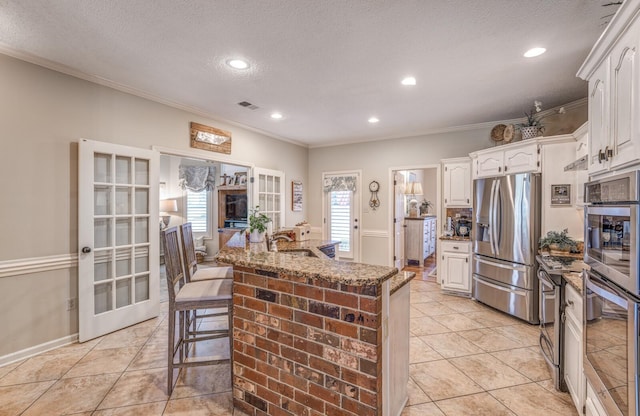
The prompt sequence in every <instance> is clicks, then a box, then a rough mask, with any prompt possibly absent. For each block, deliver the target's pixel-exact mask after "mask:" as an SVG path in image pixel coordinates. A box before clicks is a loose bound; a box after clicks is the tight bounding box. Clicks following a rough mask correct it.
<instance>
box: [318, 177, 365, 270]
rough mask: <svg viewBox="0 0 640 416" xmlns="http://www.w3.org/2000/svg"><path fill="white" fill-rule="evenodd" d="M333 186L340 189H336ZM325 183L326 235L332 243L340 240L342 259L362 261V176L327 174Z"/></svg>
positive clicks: (324, 178)
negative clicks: (360, 218) (360, 217)
mask: <svg viewBox="0 0 640 416" xmlns="http://www.w3.org/2000/svg"><path fill="white" fill-rule="evenodd" d="M331 183H333V184H335V185H336V186H334V187H333V188H332V187H331V185H330V184H331ZM323 184H324V186H325V190H324V192H323V199H324V206H325V209H324V212H325V227H324V235H325V236H326V237H327V238H328V239H329V240H337V241H340V244H339V245H338V255H339V257H340V260H350V261H356V262H357V261H360V252H359V246H360V222H359V213H360V203H359V201H360V196H359V195H360V193H359V192H358V189H359V188H360V173H359V172H344V173H330V174H329V173H325V174H323ZM346 184H355V186H351V185H346Z"/></svg>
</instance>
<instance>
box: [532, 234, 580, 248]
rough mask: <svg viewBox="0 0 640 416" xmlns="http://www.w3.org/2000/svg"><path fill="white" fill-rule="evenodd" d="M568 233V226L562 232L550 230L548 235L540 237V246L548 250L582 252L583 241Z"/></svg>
mask: <svg viewBox="0 0 640 416" xmlns="http://www.w3.org/2000/svg"><path fill="white" fill-rule="evenodd" d="M568 233H569V230H568V229H567V228H565V229H564V230H562V231H561V232H558V231H549V232H548V233H547V235H546V236H544V237H541V238H540V241H539V242H538V247H539V248H540V249H541V250H548V251H564V252H573V253H577V252H580V247H579V246H580V245H581V243H579V242H578V241H576V240H574V239H573V238H571V237H569V235H568Z"/></svg>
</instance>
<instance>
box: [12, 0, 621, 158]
mask: <svg viewBox="0 0 640 416" xmlns="http://www.w3.org/2000/svg"><path fill="white" fill-rule="evenodd" d="M605 3H609V1H607V0H482V1H475V0H441V1H433V0H348V1H347V0H227V1H220V0H218V1H213V0H179V1H178V0H136V1H131V0H110V1H103V0H48V1H47V0H0V51H4V52H5V53H8V54H13V55H15V56H19V57H22V58H23V59H27V60H31V61H33V62H36V63H41V64H44V65H46V66H50V67H54V68H58V69H61V70H63V71H64V72H69V73H73V74H81V76H83V77H85V78H88V79H101V80H103V81H102V82H104V83H107V84H111V85H116V86H119V87H120V88H123V89H126V90H129V91H134V92H136V93H138V94H140V95H143V96H147V97H155V98H156V99H158V100H160V101H163V102H167V103H173V104H174V105H177V106H180V107H183V108H184V107H188V108H190V109H192V110H195V111H196V112H199V113H201V114H206V115H208V116H211V117H213V118H216V119H220V120H227V121H230V122H233V123H237V124H240V125H243V126H247V127H250V128H252V129H256V130H259V131H261V132H264V133H266V134H268V135H271V136H274V137H278V138H282V139H285V140H290V141H294V142H297V143H304V144H306V145H308V146H310V147H314V146H324V145H328V144H334V143H348V142H357V141H366V140H376V139H381V138H394V137H406V136H413V135H419V134H424V133H428V132H433V131H438V130H446V129H449V128H455V127H456V126H464V125H469V124H476V123H484V122H491V121H498V120H506V119H513V118H518V117H521V116H522V115H523V111H525V110H528V109H529V108H530V107H531V104H532V103H533V100H534V99H535V100H540V101H542V102H543V107H544V108H545V109H548V108H551V107H554V106H557V105H562V104H566V103H569V102H571V101H575V100H577V99H580V98H583V97H585V96H586V95H587V85H586V82H584V81H582V80H580V79H578V78H576V76H575V74H576V71H577V70H578V67H579V66H580V64H581V63H582V61H583V60H584V59H585V58H586V56H587V54H588V53H589V51H590V49H591V47H592V45H593V44H594V43H595V41H596V40H597V39H598V37H599V36H600V34H601V33H602V31H603V30H604V28H605V23H606V21H607V20H608V19H606V18H604V16H606V15H608V14H611V13H613V12H615V6H611V7H603V6H602V4H605ZM534 46H543V47H546V48H547V53H546V54H544V55H542V56H540V57H537V58H532V59H527V58H524V57H522V54H523V53H524V51H525V50H527V49H529V48H531V47H534ZM234 57H244V58H246V59H247V60H248V61H249V62H250V63H251V68H250V69H249V70H246V71H244V72H240V71H237V70H231V69H230V68H229V67H227V66H226V65H225V61H226V60H227V59H230V58H234ZM406 75H413V76H415V77H416V78H417V81H418V84H417V85H416V86H414V87H406V86H402V85H400V80H401V79H402V78H403V77H404V76H406ZM240 101H249V102H251V103H252V104H255V105H256V106H258V107H259V108H258V109H256V110H249V109H246V108H243V107H240V106H238V105H237V103H238V102H240ZM275 110H277V111H280V112H282V114H283V115H284V119H282V120H279V121H275V120H272V119H271V118H270V117H269V114H270V113H271V112H272V111H275ZM372 115H375V116H377V117H378V118H379V119H380V122H379V123H377V124H375V125H371V124H369V123H368V122H367V119H368V118H369V117H370V116H372Z"/></svg>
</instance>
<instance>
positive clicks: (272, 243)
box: [267, 234, 293, 251]
mask: <svg viewBox="0 0 640 416" xmlns="http://www.w3.org/2000/svg"><path fill="white" fill-rule="evenodd" d="M278 240H285V241H293V239H292V238H290V237H288V236H286V235H282V234H281V235H276V236H273V235H270V236H269V237H268V238H267V250H268V251H278V245H277V244H276V243H277V241H278Z"/></svg>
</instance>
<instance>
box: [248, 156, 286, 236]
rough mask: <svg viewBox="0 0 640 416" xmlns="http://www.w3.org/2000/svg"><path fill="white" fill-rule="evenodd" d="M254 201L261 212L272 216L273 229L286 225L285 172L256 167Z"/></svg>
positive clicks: (253, 204)
mask: <svg viewBox="0 0 640 416" xmlns="http://www.w3.org/2000/svg"><path fill="white" fill-rule="evenodd" d="M253 175H254V180H255V182H254V184H253V202H252V206H251V208H252V209H253V208H255V206H256V205H258V206H259V207H260V208H259V209H260V212H262V213H264V214H265V215H266V216H267V217H269V218H271V221H272V227H273V231H277V230H279V229H280V228H282V227H284V225H285V222H284V220H285V219H284V212H285V211H284V200H285V197H284V189H285V188H284V172H281V171H277V170H270V169H263V168H254V169H253Z"/></svg>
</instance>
